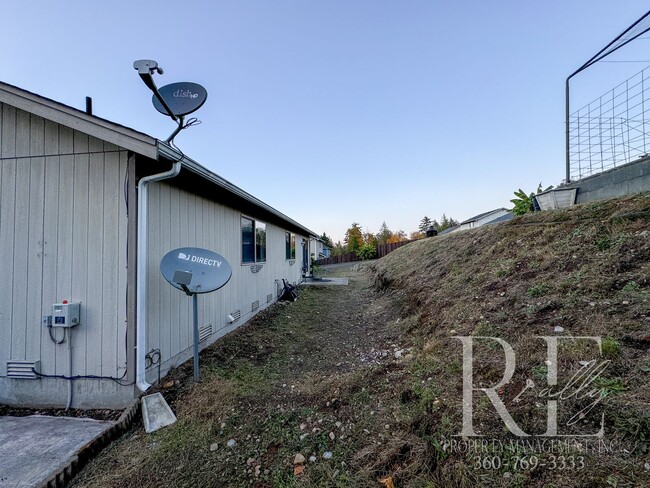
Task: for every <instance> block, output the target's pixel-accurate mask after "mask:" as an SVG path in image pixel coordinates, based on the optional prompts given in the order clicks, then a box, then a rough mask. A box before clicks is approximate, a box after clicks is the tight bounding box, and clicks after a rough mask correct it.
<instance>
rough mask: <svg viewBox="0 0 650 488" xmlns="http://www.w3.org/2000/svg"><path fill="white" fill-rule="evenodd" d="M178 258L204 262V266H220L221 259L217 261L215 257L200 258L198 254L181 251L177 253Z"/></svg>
mask: <svg viewBox="0 0 650 488" xmlns="http://www.w3.org/2000/svg"><path fill="white" fill-rule="evenodd" d="M178 259H182V260H184V261H191V262H193V263H199V264H205V265H206V266H216V267H217V268H220V267H221V261H217V260H216V259H208V258H202V257H200V256H188V255H187V254H185V253H182V252H179V253H178Z"/></svg>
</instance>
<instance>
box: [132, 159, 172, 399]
mask: <svg viewBox="0 0 650 488" xmlns="http://www.w3.org/2000/svg"><path fill="white" fill-rule="evenodd" d="M180 172H181V162H180V161H177V162H175V163H174V165H173V166H172V169H170V170H169V171H165V172H164V173H158V174H154V175H149V176H145V177H144V178H141V179H140V181H139V182H138V186H137V188H138V246H137V247H138V249H137V255H138V256H137V260H138V265H137V279H136V281H137V285H136V312H135V313H136V361H135V369H136V379H135V383H136V386H137V387H138V388H139V389H140V391H142V392H145V391H147V390H148V389H149V387H151V385H150V384H149V383H147V380H146V366H145V365H146V361H145V355H146V354H147V186H148V184H149V183H151V182H153V181H161V180H166V179H170V178H174V177H175V176H177V175H178V173H180Z"/></svg>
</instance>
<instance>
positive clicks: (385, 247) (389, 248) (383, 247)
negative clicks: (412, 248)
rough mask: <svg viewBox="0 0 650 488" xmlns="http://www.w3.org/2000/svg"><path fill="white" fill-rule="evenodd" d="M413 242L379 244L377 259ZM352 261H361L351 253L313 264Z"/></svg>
mask: <svg viewBox="0 0 650 488" xmlns="http://www.w3.org/2000/svg"><path fill="white" fill-rule="evenodd" d="M410 242H414V241H401V242H391V243H390V244H380V245H378V246H377V258H383V257H384V256H385V255H386V254H389V253H391V252H393V251H394V250H395V249H397V248H399V247H402V246H404V245H406V244H409V243H410ZM354 261H361V259H359V256H357V255H356V253H353V252H346V253H345V254H341V255H339V256H330V257H329V258H323V259H318V260H316V261H314V264H317V265H318V266H323V265H327V264H340V263H352V262H354Z"/></svg>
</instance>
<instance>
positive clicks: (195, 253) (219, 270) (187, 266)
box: [160, 247, 232, 383]
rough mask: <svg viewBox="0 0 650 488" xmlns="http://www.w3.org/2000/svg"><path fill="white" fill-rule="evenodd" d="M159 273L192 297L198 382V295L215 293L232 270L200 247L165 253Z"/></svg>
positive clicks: (183, 248)
mask: <svg viewBox="0 0 650 488" xmlns="http://www.w3.org/2000/svg"><path fill="white" fill-rule="evenodd" d="M160 272H161V273H162V275H163V277H164V278H165V279H166V280H167V281H168V282H169V284H170V285H172V286H173V287H174V288H178V289H179V290H183V291H184V292H185V294H187V295H189V296H191V297H192V315H193V316H194V317H193V319H194V320H193V323H192V329H193V335H194V382H195V383H198V381H199V305H198V298H197V295H198V294H199V293H210V292H211V291H215V290H218V289H219V288H221V287H222V286H224V285H225V284H226V283H228V281H229V280H230V277H231V276H232V268H231V267H230V264H229V263H228V261H226V259H225V258H224V257H223V256H220V255H219V254H217V253H216V252H212V251H208V250H207V249H201V248H199V247H181V248H179V249H174V250H173V251H169V252H168V253H167V254H165V255H164V256H163V258H162V260H161V261H160Z"/></svg>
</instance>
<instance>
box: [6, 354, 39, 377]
mask: <svg viewBox="0 0 650 488" xmlns="http://www.w3.org/2000/svg"><path fill="white" fill-rule="evenodd" d="M34 371H36V373H40V371H41V362H40V361H21V360H18V359H10V360H9V361H7V378H14V379H20V380H37V379H38V378H40V377H39V376H38V375H37V374H36V373H35V372H34Z"/></svg>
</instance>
